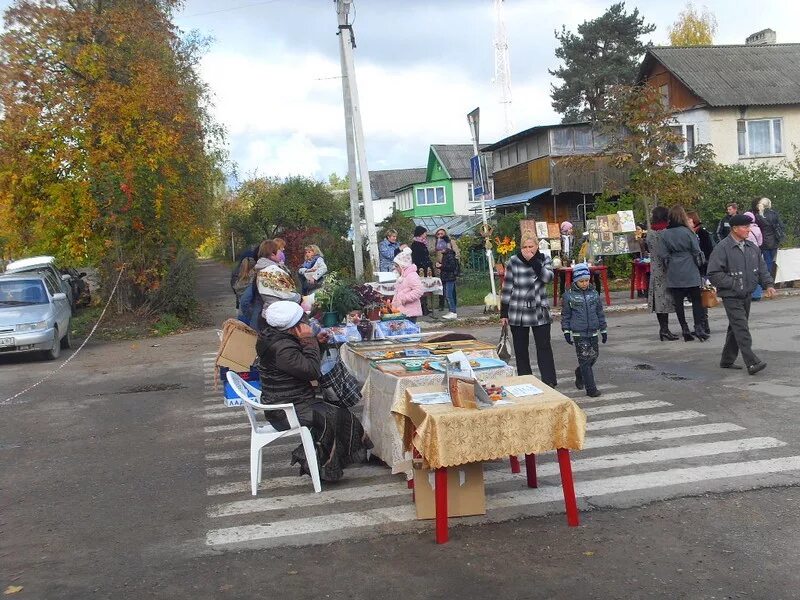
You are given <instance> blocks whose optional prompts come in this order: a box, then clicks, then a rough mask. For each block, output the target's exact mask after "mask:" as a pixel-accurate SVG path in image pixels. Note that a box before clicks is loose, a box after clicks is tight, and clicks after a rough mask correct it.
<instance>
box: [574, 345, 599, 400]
mask: <svg viewBox="0 0 800 600" xmlns="http://www.w3.org/2000/svg"><path fill="white" fill-rule="evenodd" d="M573 339H574V343H575V354H576V355H577V357H578V368H577V369H575V377H576V378H577V379H578V380H579V381H583V385H585V386H586V391H587V392H594V391H596V390H597V384H596V383H595V382H594V371H592V367H593V366H594V363H596V362H597V357H598V356H600V347H599V346H598V345H597V336H596V335H593V336H586V337H575V338H573Z"/></svg>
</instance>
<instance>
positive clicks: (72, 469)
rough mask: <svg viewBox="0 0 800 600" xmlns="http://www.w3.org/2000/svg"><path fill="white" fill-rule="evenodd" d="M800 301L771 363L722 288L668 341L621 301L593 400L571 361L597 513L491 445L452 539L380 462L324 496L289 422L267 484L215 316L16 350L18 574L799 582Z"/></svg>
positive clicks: (381, 592)
mask: <svg viewBox="0 0 800 600" xmlns="http://www.w3.org/2000/svg"><path fill="white" fill-rule="evenodd" d="M200 273H201V281H200V286H199V289H198V294H199V296H200V297H201V299H202V301H203V303H204V305H205V306H206V307H207V308H208V310H209V311H210V314H211V317H212V320H213V321H215V322H218V323H219V322H221V320H222V318H223V317H224V316H226V314H229V313H230V312H231V311H232V306H231V303H230V299H231V297H230V295H229V294H230V291H229V289H228V288H227V276H226V275H227V270H226V269H224V268H222V267H219V266H217V265H215V264H214V263H205V264H204V266H202V267H201V271H200ZM798 316H800V298H797V297H793V298H785V299H781V300H775V301H771V302H766V301H762V302H761V303H759V304H757V305H754V309H753V316H752V319H751V321H752V323H753V331H754V338H755V347H756V348H757V349H758V352H759V354H760V356H761V357H762V358H763V359H764V360H766V361H767V362H768V363H769V367H768V369H767V370H766V371H764V372H762V373H761V374H759V375H757V376H755V377H750V376H748V375H746V374H745V373H743V372H732V371H723V370H721V369H719V368H718V367H717V365H718V361H719V351H720V348H721V345H722V336H721V335H720V334H719V333H718V332H721V331H722V330H723V326H724V316H723V313H722V311H721V310H719V309H717V310H712V318H711V326H712V330H713V332H714V335H713V337H712V339H711V340H710V341H709V342H707V343H705V344H700V343H698V342H693V343H684V342H682V341H676V342H663V343H661V342H659V341H658V338H657V335H656V331H657V327H656V324H655V319H653V318H652V316H651V315H648V314H641V313H634V314H625V315H615V316H613V317H611V319H610V339H609V344H608V345H606V346H603V347H602V348H601V358H600V362H599V365H598V367H597V377H598V380H599V382H600V383H601V385H602V386H604V387H603V388H602V389H603V391H604V396H603V397H601V398H600V399H598V400H597V401H595V402H586V400H585V396H582V395H581V394H580V393H579V392H577V391H576V390H575V389H574V387H573V386H572V385H571V380H570V378H569V377H562V378H561V381H560V385H559V389H560V390H561V391H563V392H564V393H567V394H568V395H570V396H571V397H573V398H575V399H576V401H578V403H579V404H580V405H581V406H582V407H583V408H584V410H587V412H588V413H589V415H590V416H589V423H590V430H589V433H588V434H587V442H588V443H587V446H588V447H587V449H586V450H584V451H582V452H580V453H574V455H573V460H574V464H575V479H576V488H577V492H578V495H579V504H580V507H581V511H582V512H581V519H582V520H581V526H580V527H578V528H568V527H567V526H566V523H565V519H564V515H563V504H562V503H561V502H559V501H552V500H551V501H544V502H542V501H540V500H541V498H542V497H545V496H547V494H548V493H550V492H552V491H553V488H555V486H556V485H557V483H558V477H557V475H555V474H554V473H555V471H553V470H552V467H553V465H552V458H551V457H547V456H543V457H541V462H540V473H541V476H540V481H541V487H540V488H539V489H538V490H531V491H530V492H529V491H527V490H525V492H524V493H519V494H518V493H517V492H516V491H515V490H518V489H519V488H520V486H519V485H518V484H519V482H518V481H516V480H513V479H512V478H511V477H509V476H507V475H506V474H507V472H508V466H507V463H501V462H497V463H490V464H488V465H487V466H486V471H487V480H489V479H491V481H492V482H491V483H487V489H486V492H487V504H488V506H489V510H488V512H487V515H486V516H485V517H470V518H466V519H453V520H452V521H451V526H452V530H451V542H450V543H449V544H447V545H444V546H436V545H435V544H434V543H433V533H432V524H431V523H430V522H423V521H416V520H414V519H413V518H410V517H408V515H409V514H413V511H411V512H409V507H410V503H409V500H410V498H409V494H408V491H407V490H406V489H405V483H404V482H403V481H402V480H401V479H400V478H399V477H398V476H395V477H392V476H391V475H388V470H386V469H384V468H383V467H381V466H380V465H377V464H369V465H364V466H359V467H356V468H354V469H353V470H352V471H351V472H350V473H348V477H347V478H346V479H345V480H344V481H342V482H341V483H340V484H337V486H336V487H335V488H334V487H333V486H330V487H329V488H327V489H326V488H324V491H323V493H322V494H320V495H318V496H316V495H313V494H312V493H311V486H310V483H309V482H308V480H307V478H305V479H300V478H297V477H296V471H295V470H293V469H290V468H289V467H288V460H287V455H288V450H287V449H288V448H289V447H290V446H288V445H284V446H283V447H281V446H277V447H276V448H275V449H274V450H273V451H269V452H267V453H266V454H265V482H264V484H262V488H263V489H262V491H260V492H259V496H258V500H259V503H258V504H255V505H254V504H251V503H250V502H249V501H250V500H251V499H252V497H251V496H250V494H249V491H248V490H247V481H248V460H247V446H248V442H247V433H248V428H247V426H246V424H245V423H244V420H243V414H242V413H241V412H239V411H238V410H228V409H224V408H222V407H221V402H220V401H219V399H218V398H219V394H218V392H216V391H214V390H213V389H211V368H210V359H211V358H213V353H214V352H215V350H216V345H217V338H216V335H215V333H214V330H213V328H209V329H205V330H199V331H195V332H191V333H187V334H182V335H177V336H172V337H169V338H160V339H152V340H139V341H136V342H124V343H115V344H97V345H95V344H93V343H91V342H90V344H88V345H87V346H86V348H85V349H84V350H83V351H82V352H81V353H80V354H79V355H78V356H77V357H75V359H74V360H73V361H72V362H70V363H69V364H68V365H66V366H65V367H64V368H63V369H61V370H60V371H58V372H57V373H56V374H55V375H53V376H52V377H51V378H50V379H48V380H47V381H46V382H44V383H42V384H41V385H39V386H38V387H36V388H34V389H33V390H32V391H30V392H28V393H26V394H24V395H23V396H21V397H19V398H17V399H16V400H14V401H12V402H4V401H3V400H4V399H5V398H7V397H9V396H11V395H12V394H14V393H16V392H17V391H19V390H21V389H24V388H25V387H27V386H29V385H30V384H32V383H35V382H36V381H38V380H39V379H40V378H41V376H42V375H43V374H44V373H45V372H46V371H48V370H49V369H51V368H53V367H54V366H57V365H58V363H55V364H53V363H47V362H44V361H38V360H35V359H29V358H20V357H2V356H0V589H2V590H5V591H14V590H16V587H12V588H9V587H8V586H20V587H22V590H20V591H18V592H16V593H15V594H13V595H10V597H18V598H37V599H38V598H46V599H49V598H58V599H61V598H87V597H91V598H262V597H281V598H320V597H324V598H327V597H329V598H369V599H374V598H377V597H383V596H385V595H387V592H388V593H390V594H391V595H392V596H394V597H398V596H400V597H402V596H407V597H414V598H442V597H464V598H484V597H487V596H490V595H494V596H499V597H502V598H575V597H578V598H692V599H695V598H697V599H700V598H709V599H710V598H756V599H761V598H765V599H766V598H769V599H783V598H786V599H789V598H800V591H798V590H800V573H798V570H797V564H798V562H799V560H800V535H798V533H800V510H798V506H800V487H798V483H800V462H798V461H800V442H798V439H797V437H798V436H797V434H796V432H797V430H798V425H799V424H800V416H798V410H797V409H798V403H799V402H800V395H799V394H798V384H797V380H796V370H797V367H798V366H800V361H798V358H797V357H798V355H797V352H796V348H797V341H798V339H799V338H800V330H799V329H798V326H797V320H798ZM471 331H473V332H474V333H476V335H477V336H478V337H481V338H484V339H490V340H492V341H494V340H495V338H496V336H497V330H496V329H495V328H480V329H474V330H471ZM554 348H555V352H556V360H557V366H558V368H559V370H560V371H561V372H562V373H566V372H567V371H568V370H570V369H571V368H573V365H574V354H573V353H572V352H573V351H572V349H571V348H570V347H568V346H567V345H566V344H565V343H563V341H561V340H560V339H558V338H556V339H555V340H554ZM68 355H69V354H65V355H64V358H66V356H68ZM601 423H602V424H601ZM537 494H538V496H537ZM509 498H511V500H509ZM501 499H502V501H501ZM365 515H368V516H369V520H368V521H367V522H368V523H371V525H365V524H364V523H365V521H364V520H363V519H364V516H365ZM376 515H377V516H376ZM380 515H384V516H383V517H380ZM387 515H388V516H387ZM381 519H383V520H381ZM219 532H235V533H236V536H234V537H226V536H225V535H220V534H219ZM226 535H227V534H226ZM233 539H235V540H237V541H236V543H229V542H230V541H231V540H233ZM219 542H223V543H219Z"/></svg>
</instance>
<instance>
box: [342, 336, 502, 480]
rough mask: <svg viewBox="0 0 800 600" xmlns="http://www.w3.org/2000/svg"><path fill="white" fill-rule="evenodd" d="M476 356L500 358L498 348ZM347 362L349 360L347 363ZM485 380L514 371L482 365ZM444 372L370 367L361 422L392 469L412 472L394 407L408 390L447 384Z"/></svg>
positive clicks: (479, 371)
mask: <svg viewBox="0 0 800 600" xmlns="http://www.w3.org/2000/svg"><path fill="white" fill-rule="evenodd" d="M469 356H472V357H479V356H480V357H492V358H496V356H497V354H496V353H495V352H494V350H482V351H476V352H470V353H469ZM345 364H346V363H345ZM475 374H476V375H477V376H478V378H479V379H481V380H483V381H488V380H491V381H495V380H496V379H497V378H498V377H509V376H511V375H513V374H514V368H513V367H510V366H505V367H500V368H496V369H480V370H478V371H475ZM444 382H445V374H444V373H429V372H426V373H423V374H420V375H402V376H400V377H398V376H397V375H393V374H390V373H383V372H381V371H379V370H377V369H370V370H369V372H368V374H367V377H366V381H365V383H364V387H363V388H362V389H361V395H362V396H363V398H364V413H363V414H362V416H361V422H362V424H363V425H364V431H366V432H367V434H368V435H369V437H370V439H371V440H372V443H373V444H374V445H375V447H374V448H373V449H372V453H373V454H374V455H375V456H377V457H378V458H380V459H381V460H383V461H384V462H385V463H386V464H387V465H389V466H390V467H391V469H392V473H407V474H409V475H410V474H411V471H412V469H411V455H410V453H408V452H406V449H404V447H403V439H402V437H401V435H400V432H399V431H398V429H397V424H396V423H395V419H394V418H393V416H392V411H393V410H394V407H395V406H396V405H398V404H400V403H402V402H404V400H405V395H406V390H407V389H409V388H415V387H419V386H431V385H433V386H443V385H444Z"/></svg>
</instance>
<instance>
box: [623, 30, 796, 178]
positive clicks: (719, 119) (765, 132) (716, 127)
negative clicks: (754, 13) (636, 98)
mask: <svg viewBox="0 0 800 600" xmlns="http://www.w3.org/2000/svg"><path fill="white" fill-rule="evenodd" d="M774 41H775V32H774V31H772V30H764V31H761V32H758V33H757V34H754V35H753V36H750V38H748V42H749V43H747V44H744V45H726V46H685V47H683V46H665V47H651V48H648V50H647V53H646V54H645V57H644V59H643V61H642V64H641V67H640V70H639V75H638V81H639V83H647V84H648V85H652V86H655V87H657V88H658V89H659V90H660V92H661V97H662V99H663V101H664V102H665V103H666V104H668V105H669V106H671V107H672V108H674V109H675V110H676V111H677V112H676V115H675V120H676V123H677V125H676V127H679V128H680V131H681V133H682V134H683V136H684V144H683V150H684V151H686V152H688V151H691V149H692V148H693V147H694V146H695V145H696V144H710V145H711V146H712V147H713V150H714V152H715V154H716V160H717V162H719V163H722V164H727V165H734V164H745V165H750V164H768V165H775V166H780V165H782V164H783V163H784V161H787V160H788V161H790V162H791V161H794V160H795V158H796V156H797V151H798V150H800V44H776V43H774ZM795 146H797V149H795Z"/></svg>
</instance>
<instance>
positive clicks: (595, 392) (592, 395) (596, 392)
mask: <svg viewBox="0 0 800 600" xmlns="http://www.w3.org/2000/svg"><path fill="white" fill-rule="evenodd" d="M586 395H587V396H589V398H597V397H598V396H602V395H603V394H602V393H601V392H600V390H592V391H591V392H588V391H587V392H586Z"/></svg>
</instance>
